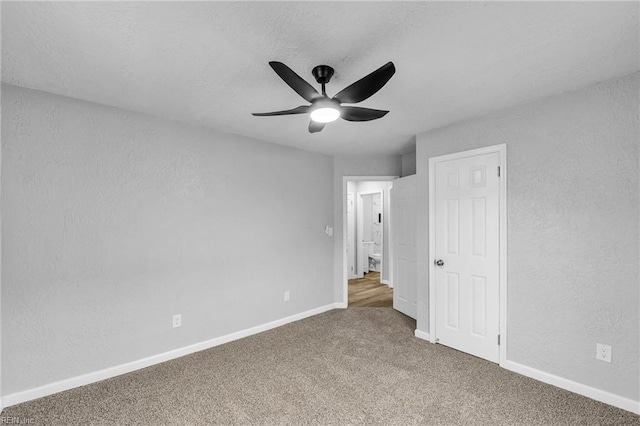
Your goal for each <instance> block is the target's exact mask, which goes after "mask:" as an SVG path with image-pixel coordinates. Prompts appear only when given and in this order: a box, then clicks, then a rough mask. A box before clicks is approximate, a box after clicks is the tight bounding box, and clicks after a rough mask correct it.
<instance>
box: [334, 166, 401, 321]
mask: <svg viewBox="0 0 640 426" xmlns="http://www.w3.org/2000/svg"><path fill="white" fill-rule="evenodd" d="M395 179H398V176H343V177H342V303H341V304H340V307H342V308H346V307H347V306H348V305H349V275H348V273H349V272H348V271H347V269H348V261H349V260H348V258H347V226H346V225H347V181H352V182H367V181H370V182H391V181H393V180H395Z"/></svg>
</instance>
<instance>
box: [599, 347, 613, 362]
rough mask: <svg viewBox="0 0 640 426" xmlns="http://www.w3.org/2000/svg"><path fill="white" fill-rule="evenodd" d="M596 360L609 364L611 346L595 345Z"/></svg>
mask: <svg viewBox="0 0 640 426" xmlns="http://www.w3.org/2000/svg"><path fill="white" fill-rule="evenodd" d="M596 359H598V360H600V361H604V362H611V346H609V345H603V344H602V343H597V344H596Z"/></svg>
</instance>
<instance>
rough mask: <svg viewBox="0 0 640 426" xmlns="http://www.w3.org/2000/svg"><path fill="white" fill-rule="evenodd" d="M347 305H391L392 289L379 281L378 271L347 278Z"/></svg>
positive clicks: (377, 306) (379, 306) (380, 306)
mask: <svg viewBox="0 0 640 426" xmlns="http://www.w3.org/2000/svg"><path fill="white" fill-rule="evenodd" d="M349 307H372V308H391V307H393V289H391V288H389V287H388V286H387V285H385V284H382V283H381V282H380V273H379V272H369V273H367V274H365V276H364V278H360V279H354V280H349Z"/></svg>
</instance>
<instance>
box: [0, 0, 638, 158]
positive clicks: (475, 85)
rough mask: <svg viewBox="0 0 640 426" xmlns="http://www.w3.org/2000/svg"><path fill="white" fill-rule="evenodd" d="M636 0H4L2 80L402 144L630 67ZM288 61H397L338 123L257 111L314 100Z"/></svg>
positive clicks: (283, 135) (232, 126)
mask: <svg viewBox="0 0 640 426" xmlns="http://www.w3.org/2000/svg"><path fill="white" fill-rule="evenodd" d="M638 8H639V3H637V2H625V3H614V2H603V3H593V2H571V3H559V2H548V3H546V2H545V3H541V2H531V3H525V2H513V3H506V2H494V3H479V2H406V3H405V2H373V3H364V2H339V3H330V2H286V3H280V2H213V3H212V2H194V3H190V2H162V3H160V2H141V3H137V2H135V3H134V2H104V3H103V2H55V3H54V2H43V3H35V2H15V3H14V2H9V3H7V2H3V3H2V65H3V69H2V80H3V81H4V82H7V83H10V84H16V85H19V86H24V87H29V88H35V89H40V90H45V91H49V92H52V93H57V94H61V95H65V96H70V97H74V98H79V99H84V100H88V101H93V102H98V103H102V104H107V105H113V106H117V107H122V108H127V109H130V110H134V111H141V112H145V113H150V114H154V115H158V116H162V117H166V118H169V119H174V120H179V121H183V122H187V123H192V124H196V125H202V126H207V127H211V128H214V129H217V130H220V131H224V132H229V133H237V134H241V135H245V136H249V137H253V138H257V139H262V140H265V141H269V142H275V143H280V144H285V145H291V146H295V147H299V148H302V149H308V150H312V151H318V152H324V153H328V154H341V153H342V154H351V153H400V152H403V151H407V150H410V149H411V140H412V139H413V136H414V135H415V134H417V133H421V132H423V131H426V130H429V129H433V128H436V127H440V126H443V125H447V124H450V123H453V122H456V121H460V120H463V119H466V118H470V117H474V116H478V115H482V114H485V113H487V112H490V111H493V110H496V109H500V108H504V107H509V106H513V105H517V104H521V103H525V102H529V101H532V100H534V99H537V98H540V97H544V96H547V95H551V94H555V93H560V92H563V91H567V90H572V89H576V88H579V87H582V86H586V85H589V84H592V83H595V82H597V81H601V80H605V79H609V78H613V77H616V76H621V75H625V74H629V73H632V72H634V71H636V70H638V69H640V65H639V62H640V61H639V55H640V53H639V51H640V46H639V23H638V22H639V21H638V18H639V14H638ZM270 60H278V61H281V62H284V63H285V64H287V65H289V66H290V67H291V68H292V69H293V70H295V71H296V72H297V73H298V74H300V75H301V76H302V77H303V78H305V79H307V81H309V82H312V83H313V84H314V85H315V84H316V83H315V82H314V81H313V77H312V76H311V69H312V68H313V67H314V66H315V65H318V64H328V65H331V66H333V67H334V68H335V70H336V74H335V76H334V77H333V79H332V80H331V83H330V84H329V85H328V86H327V92H328V94H329V95H333V94H335V93H337V92H338V91H339V90H341V89H342V88H344V87H346V86H347V85H349V84H351V83H352V82H354V81H356V80H358V79H359V78H361V77H363V76H364V75H366V74H368V73H369V72H371V71H373V70H374V69H376V68H378V67H379V66H381V65H383V64H384V63H386V62H387V61H393V62H394V63H395V65H396V68H397V72H396V74H395V76H394V77H393V78H392V79H391V80H390V81H389V83H388V84H387V85H386V86H385V87H384V88H383V89H382V90H381V91H380V92H378V93H377V94H376V95H374V96H372V97H371V98H369V99H367V100H366V101H364V102H362V103H360V104H358V105H359V106H365V107H370V108H378V109H389V110H391V112H390V113H389V114H388V115H387V116H386V117H384V118H382V119H380V120H376V121H372V122H367V123H351V122H346V121H342V120H339V121H337V122H335V123H331V124H329V125H327V127H326V128H325V129H324V130H323V131H322V132H321V133H317V134H313V135H310V134H309V133H308V132H307V124H308V117H306V116H305V115H297V116H287V117H267V118H265V117H253V116H251V115H250V113H251V112H262V111H274V110H279V109H288V108H293V107H296V106H298V105H303V104H305V101H304V100H303V99H301V98H300V97H299V96H298V95H297V94H296V93H295V92H293V90H291V89H290V88H289V87H288V86H287V85H286V84H285V83H284V82H283V81H282V80H280V78H279V77H278V76H277V75H276V74H275V73H274V72H273V71H272V70H271V68H270V67H269V66H268V61H270Z"/></svg>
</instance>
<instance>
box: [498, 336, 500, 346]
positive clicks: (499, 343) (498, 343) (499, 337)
mask: <svg viewBox="0 0 640 426" xmlns="http://www.w3.org/2000/svg"><path fill="white" fill-rule="evenodd" d="M498 346H500V335H499V334H498Z"/></svg>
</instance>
